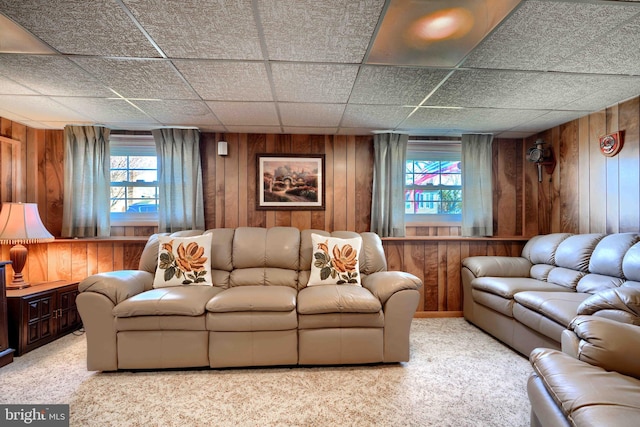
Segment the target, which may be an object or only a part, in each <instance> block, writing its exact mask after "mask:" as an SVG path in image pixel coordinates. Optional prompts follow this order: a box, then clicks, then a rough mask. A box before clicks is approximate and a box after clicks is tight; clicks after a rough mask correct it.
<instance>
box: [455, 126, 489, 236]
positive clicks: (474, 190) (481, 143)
mask: <svg viewBox="0 0 640 427" xmlns="http://www.w3.org/2000/svg"><path fill="white" fill-rule="evenodd" d="M492 143H493V135H490V134H465V135H462V235H463V236H468V237H471V236H493V182H492V175H493V166H492V155H493V153H492Z"/></svg>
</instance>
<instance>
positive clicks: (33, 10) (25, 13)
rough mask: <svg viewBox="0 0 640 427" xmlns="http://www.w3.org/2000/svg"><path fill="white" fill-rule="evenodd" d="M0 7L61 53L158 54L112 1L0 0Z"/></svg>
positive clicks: (143, 55) (147, 55)
mask: <svg viewBox="0 0 640 427" xmlns="http://www.w3.org/2000/svg"><path fill="white" fill-rule="evenodd" d="M0 10H2V13H3V14H4V15H6V16H8V17H10V18H11V19H13V20H14V21H16V22H17V23H19V24H20V25H22V26H23V27H24V28H25V29H27V30H28V31H30V32H31V33H33V34H34V35H36V36H37V37H39V38H40V39H42V40H43V41H45V42H46V43H48V44H49V45H50V46H52V47H53V48H55V49H57V50H58V51H59V52H61V53H66V54H79V55H108V56H140V57H157V56H159V55H158V52H157V50H156V49H155V48H154V47H153V46H152V45H151V44H150V43H149V41H148V40H147V38H146V37H145V36H144V34H142V32H141V31H140V30H139V29H138V28H137V27H136V26H135V24H134V23H133V22H132V21H131V19H130V18H129V17H128V16H127V14H126V13H125V12H124V11H123V10H122V8H121V7H120V6H119V5H118V3H117V2H116V1H113V0H91V1H86V0H47V1H41V0H20V1H12V0H0Z"/></svg>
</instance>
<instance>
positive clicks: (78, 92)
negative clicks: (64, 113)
mask: <svg viewBox="0 0 640 427" xmlns="http://www.w3.org/2000/svg"><path fill="white" fill-rule="evenodd" d="M0 74H3V75H6V76H11V78H12V79H13V80H15V81H16V82H18V83H20V84H22V85H24V86H26V87H28V88H29V89H32V90H34V91H36V92H38V93H40V94H43V95H69V96H105V97H106V96H113V92H111V91H110V90H109V89H108V88H106V87H105V86H104V85H102V84H101V83H100V82H99V81H98V80H95V79H94V78H92V77H91V76H90V75H88V74H87V73H86V72H84V71H83V70H81V69H80V68H79V67H78V66H77V65H75V64H74V63H73V62H71V61H69V60H67V59H66V58H63V57H61V56H49V55H13V54H4V55H0Z"/></svg>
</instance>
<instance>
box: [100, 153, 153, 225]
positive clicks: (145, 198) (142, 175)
mask: <svg viewBox="0 0 640 427" xmlns="http://www.w3.org/2000/svg"><path fill="white" fill-rule="evenodd" d="M157 163H158V162H157V157H156V156H111V212H129V213H143V212H157V211H158V164H157Z"/></svg>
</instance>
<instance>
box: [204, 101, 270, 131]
mask: <svg viewBox="0 0 640 427" xmlns="http://www.w3.org/2000/svg"><path fill="white" fill-rule="evenodd" d="M207 105H208V106H209V108H211V110H212V111H213V113H214V114H215V115H216V117H218V119H219V120H220V122H222V124H223V125H225V126H227V127H228V126H233V125H236V126H239V125H250V126H280V122H279V120H278V113H277V112H276V107H275V105H274V104H273V103H271V102H215V101H208V102H207Z"/></svg>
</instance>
